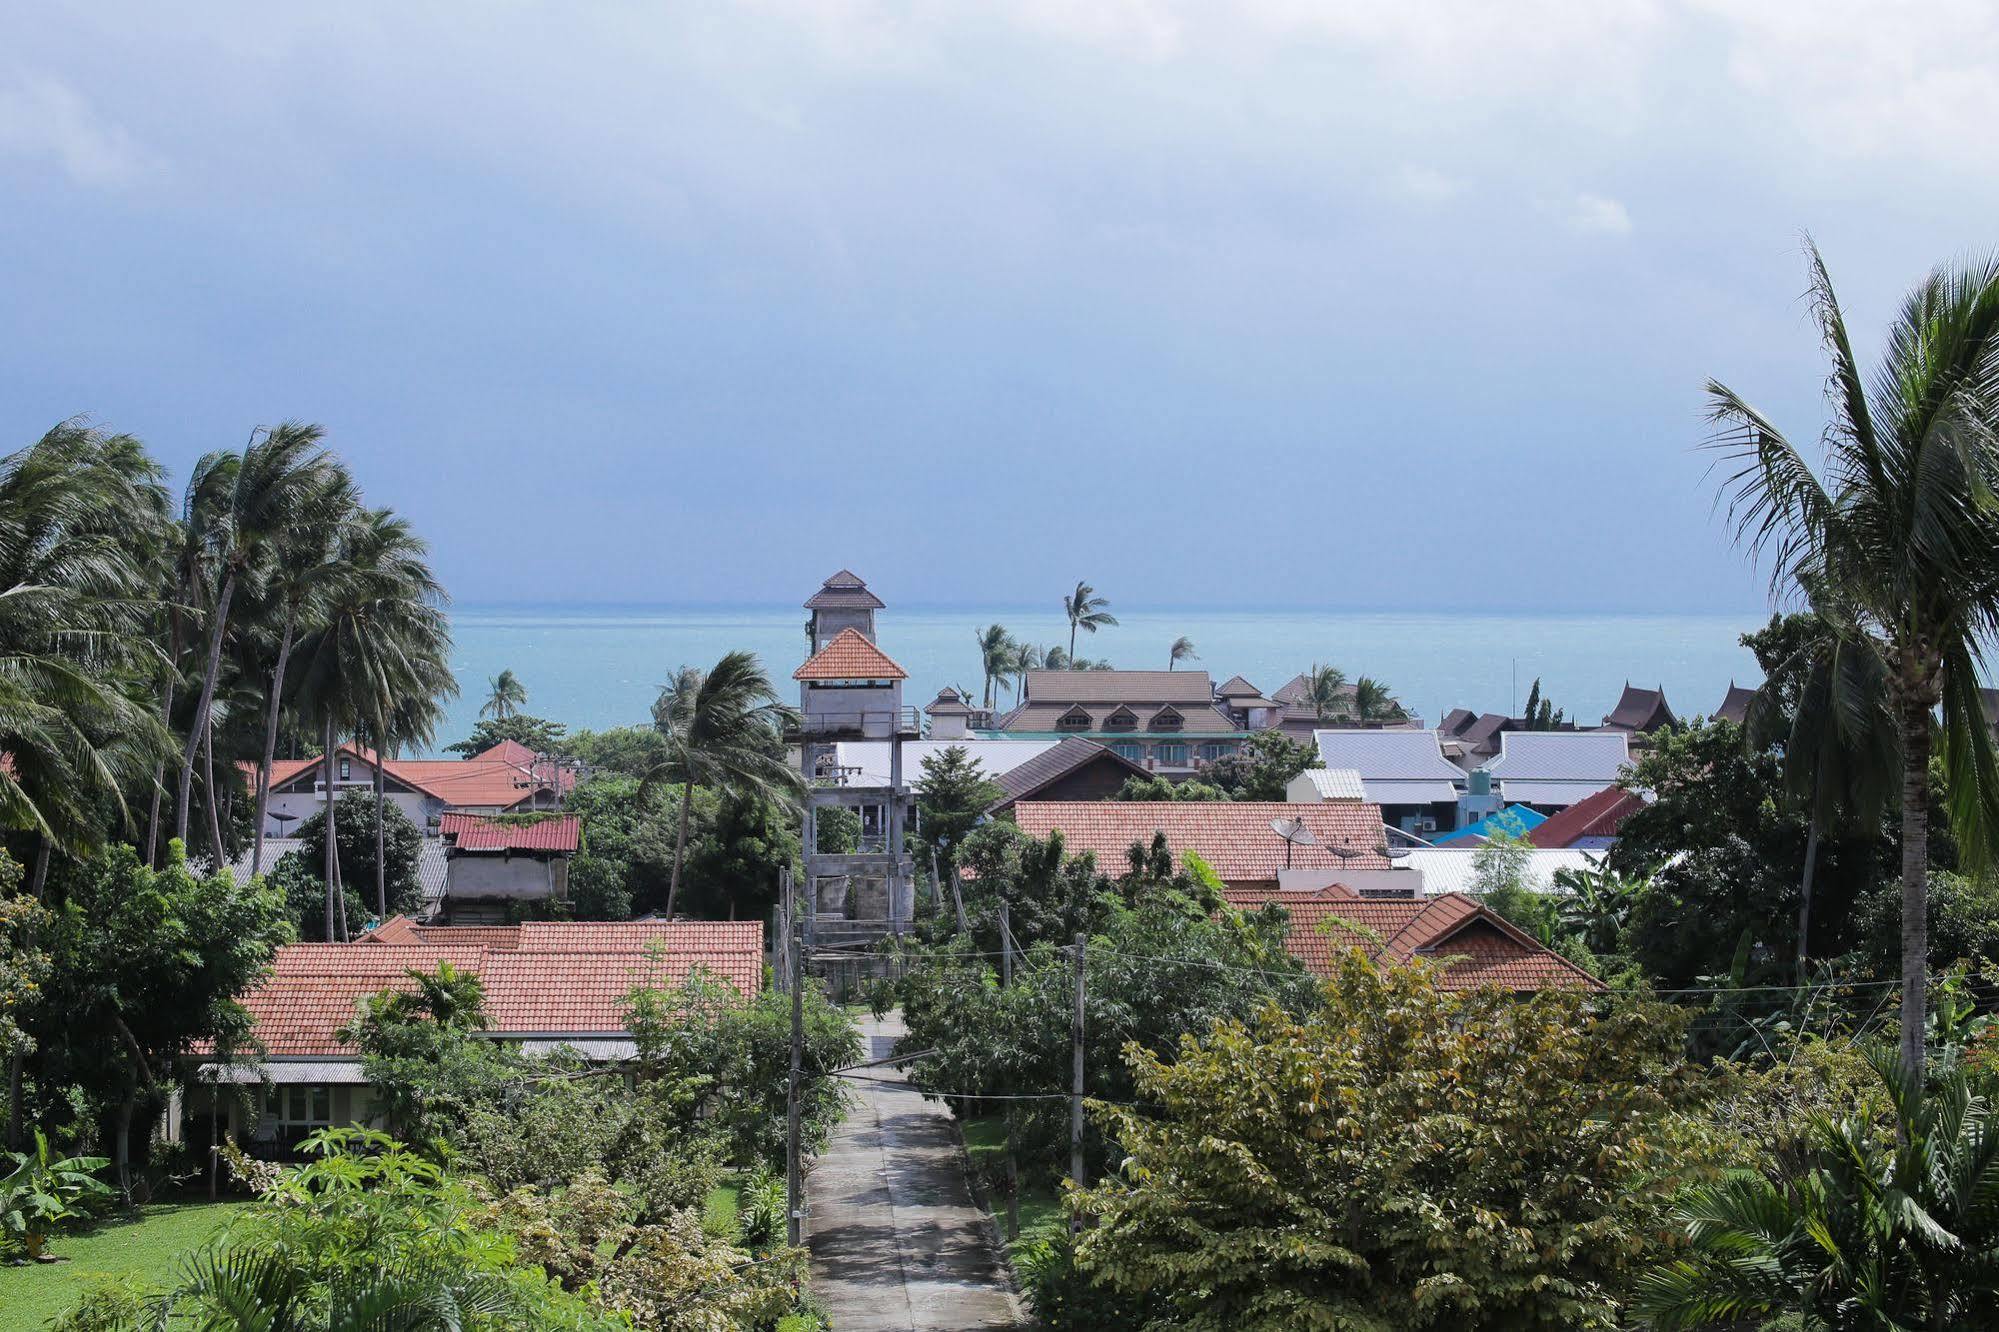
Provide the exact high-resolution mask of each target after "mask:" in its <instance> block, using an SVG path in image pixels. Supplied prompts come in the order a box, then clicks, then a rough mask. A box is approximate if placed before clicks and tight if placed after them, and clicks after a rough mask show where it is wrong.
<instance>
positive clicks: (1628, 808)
mask: <svg viewBox="0 0 1999 1332" xmlns="http://www.w3.org/2000/svg"><path fill="white" fill-rule="evenodd" d="M1643 808H1645V800H1644V797H1642V796H1640V795H1638V794H1637V793H1636V792H1633V791H1627V790H1625V789H1624V788H1623V787H1621V786H1606V787H1604V788H1603V790H1601V791H1598V792H1597V793H1596V794H1595V795H1592V796H1584V797H1583V798H1582V799H1581V800H1578V801H1577V802H1576V803H1575V804H1573V805H1570V806H1569V807H1568V808H1567V809H1565V810H1561V811H1559V812H1558V813H1555V814H1551V815H1549V816H1548V817H1547V818H1546V819H1545V820H1543V821H1542V822H1540V823H1537V824H1535V825H1534V826H1533V827H1532V828H1530V829H1528V830H1527V841H1528V843H1529V844H1530V845H1533V846H1538V847H1543V848H1548V849H1554V850H1560V849H1561V848H1563V847H1569V846H1574V845H1575V844H1576V843H1577V842H1578V841H1581V840H1582V839H1583V838H1585V837H1615V836H1617V830H1618V828H1619V827H1620V826H1621V825H1622V824H1623V822H1624V821H1625V820H1626V819H1628V818H1630V817H1631V816H1632V815H1633V814H1635V813H1637V812H1638V811H1639V810H1641V809H1643Z"/></svg>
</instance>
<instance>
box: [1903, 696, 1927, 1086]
mask: <svg viewBox="0 0 1999 1332" xmlns="http://www.w3.org/2000/svg"><path fill="white" fill-rule="evenodd" d="M1901 704H1902V1043H1901V1057H1902V1067H1903V1068H1904V1069H1905V1070H1906V1071H1907V1072H1908V1073H1909V1074H1910V1075H1911V1076H1913V1077H1917V1078H1920V1077H1921V1076H1922V1072H1923V1039H1924V1034H1925V1031H1924V1029H1925V1027H1926V1026H1927V1022H1926V1018H1927V1016H1928V1014H1927V1004H1928V1000H1929V963H1930V917H1929V868H1930V866H1929V860H1930V720H1931V719H1930V707H1931V705H1930V700H1929V698H1928V697H1927V695H1926V693H1925V692H1924V691H1922V690H1919V689H1908V688H1905V689H1904V690H1903V695H1902V700H1901Z"/></svg>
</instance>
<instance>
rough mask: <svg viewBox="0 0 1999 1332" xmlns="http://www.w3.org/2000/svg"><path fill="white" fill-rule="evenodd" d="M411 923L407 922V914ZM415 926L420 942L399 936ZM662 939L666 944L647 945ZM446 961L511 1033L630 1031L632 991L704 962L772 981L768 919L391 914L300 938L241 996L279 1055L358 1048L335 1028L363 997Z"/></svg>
mask: <svg viewBox="0 0 1999 1332" xmlns="http://www.w3.org/2000/svg"><path fill="white" fill-rule="evenodd" d="M398 922H400V924H399V923H398ZM412 935H413V936H415V938H416V940H417V942H397V941H396V940H407V939H408V938H409V937H410V936H412ZM654 941H661V942H662V943H663V945H664V948H663V952H661V953H657V954H656V953H655V952H654V951H653V950H652V949H651V948H650V947H649V946H648V945H650V944H652V943H653V942H654ZM441 961H447V962H450V963H451V964H452V965H453V966H454V967H457V968H459V969H460V970H462V971H468V972H471V973H472V974H474V975H476V976H478V977H479V979H480V981H481V983H482V984H483V985H484V987H485V990H486V1009H487V1015H488V1017H489V1018H490V1020H491V1023H492V1029H493V1030H494V1031H497V1032H504V1033H507V1034H509V1035H518V1036H529V1035H537V1034H548V1035H565V1036H580V1035H605V1036H612V1035H620V1034H622V1033H623V1032H624V1030H625V1025H626V1024H625V1013H624V999H625V995H626V994H627V993H629V992H630V991H631V990H632V989H634V988H636V987H637V986H638V985H641V984H645V983H654V984H662V985H674V984H678V983H679V982H680V981H682V980H684V979H686V977H687V976H688V975H689V973H690V972H692V971H693V970H694V969H695V968H697V967H698V968H701V969H703V970H705V971H707V972H709V973H711V974H713V975H714V976H716V977H717V978H718V979H720V980H722V981H725V982H726V983H728V984H730V985H733V986H734V987H735V988H736V989H737V990H739V991H741V992H742V993H743V994H746V995H748V994H754V993H756V992H757V990H758V989H759V988H760V987H761V985H762V983H763V925H762V923H761V922H759V921H742V922H722V921H715V922H708V921H674V922H672V923H671V924H668V923H666V922H663V921H659V922H651V921H647V922H626V923H617V924H596V923H576V924H570V923H564V922H548V921H543V922H537V923H534V924H531V925H519V926H512V925H509V926H461V925H453V926H420V925H411V924H410V923H409V922H408V921H407V920H404V919H403V918H401V917H396V918H392V919H391V920H389V921H387V922H384V924H383V925H382V926H381V927H380V928H379V929H378V930H377V931H376V934H375V937H373V938H371V939H364V940H361V941H357V942H355V943H351V944H291V945H288V946H287V947H284V948H281V949H279V950H278V955H277V957H276V959H275V960H274V961H273V963H272V966H271V974H270V976H269V977H268V978H267V979H266V980H265V981H264V982H263V984H261V985H259V986H258V987H257V988H255V989H253V990H250V991H248V992H247V993H245V994H244V995H243V996H242V1003H243V1006H244V1007H245V1008H247V1009H248V1010H249V1012H250V1016H251V1019H252V1021H253V1023H254V1024H255V1036H256V1039H257V1040H258V1041H259V1042H261V1044H262V1046H263V1048H264V1049H265V1051H266V1052H268V1053H269V1054H271V1055H279V1056H283V1055H290V1056H299V1055H320V1056H329V1057H336V1058H337V1057H346V1058H352V1057H353V1055H354V1053H355V1052H354V1050H353V1048H352V1047H351V1046H348V1045H344V1044H343V1043H342V1042H341V1041H340V1040H339V1039H338V1038H337V1037H336V1036H335V1035H334V1033H335V1032H337V1031H338V1030H339V1029H340V1028H341V1027H343V1026H345V1025H346V1024H347V1023H348V1022H350V1021H352V1020H353V1018H354V1014H355V1009H356V1005H358V1004H359V1003H360V1001H361V1000H362V999H363V998H365V997H366V996H368V995H371V994H375V993H378V992H380V991H382V990H404V991H407V990H410V989H411V988H413V986H414V982H413V981H412V980H411V978H410V976H409V974H408V973H409V971H410V970H411V969H415V970H417V971H434V970H435V969H436V968H437V964H438V963H439V962H441Z"/></svg>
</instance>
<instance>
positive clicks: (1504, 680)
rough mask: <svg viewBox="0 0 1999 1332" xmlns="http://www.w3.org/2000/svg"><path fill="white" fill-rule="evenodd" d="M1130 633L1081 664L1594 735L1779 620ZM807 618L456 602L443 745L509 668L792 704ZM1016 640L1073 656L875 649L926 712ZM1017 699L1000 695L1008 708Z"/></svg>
mask: <svg viewBox="0 0 1999 1332" xmlns="http://www.w3.org/2000/svg"><path fill="white" fill-rule="evenodd" d="M1114 609H1115V611H1116V614H1117V616H1118V620H1119V623H1118V625H1117V627H1115V628H1106V629H1103V630H1100V631H1099V632H1098V633H1096V634H1094V635H1091V634H1084V635H1080V636H1079V638H1078V641H1077V645H1076V650H1077V653H1078V655H1081V656H1088V657H1092V658H1103V659H1107V660H1109V661H1110V662H1111V663H1112V664H1113V665H1116V666H1118V667H1122V668H1127V669H1150V670H1163V669H1165V667H1166V665H1167V651H1168V649H1169V647H1170V646H1171V645H1172V643H1173V641H1174V640H1175V639H1177V638H1179V637H1181V636H1183V635H1184V636H1186V637H1188V638H1191V639H1192V640H1193V641H1194V647H1195V650H1196V651H1197V652H1198V653H1199V659H1198V660H1197V661H1193V662H1187V663H1183V669H1185V668H1186V667H1188V666H1191V667H1194V668H1196V669H1204V670H1207V671H1208V672H1209V673H1210V674H1211V675H1212V676H1213V677H1214V679H1215V680H1216V681H1217V682H1219V681H1222V680H1226V679H1228V678H1229V677H1230V676H1232V675H1241V676H1243V677H1244V678H1246V679H1248V680H1249V681H1250V682H1251V683H1252V684H1255V685H1257V686H1258V687H1259V688H1262V689H1264V690H1266V691H1268V690H1274V689H1277V688H1278V687H1279V686H1281V685H1282V684H1284V682H1285V681H1287V680H1289V679H1290V678H1291V677H1292V676H1294V675H1297V674H1299V673H1300V672H1301V671H1305V670H1307V669H1309V668H1310V667H1311V666H1313V665H1315V664H1320V663H1324V664H1331V665H1336V666H1338V667H1339V668H1340V669H1342V670H1344V671H1345V672H1346V673H1347V677H1348V678H1349V679H1353V678H1356V677H1358V676H1362V675H1368V676H1372V677H1374V678H1375V679H1378V680H1382V681H1384V682H1386V683H1387V685H1388V686H1389V688H1390V690H1391V692H1392V693H1393V694H1394V695H1395V697H1397V698H1398V699H1400V700H1401V702H1402V705H1403V706H1404V707H1405V708H1408V709H1409V710H1411V711H1412V712H1415V713H1416V714H1417V715H1419V716H1421V717H1422V718H1424V719H1425V720H1426V721H1428V722H1429V723H1431V724H1433V725H1434V724H1435V723H1436V721H1437V720H1438V719H1439V718H1441V717H1442V716H1443V714H1444V713H1445V712H1446V711H1448V710H1449V709H1451V708H1454V707H1464V708H1470V709H1472V710H1473V711H1475V712H1506V713H1512V712H1515V711H1517V710H1518V708H1519V707H1520V705H1521V704H1523V703H1524V702H1525V701H1526V698H1527V691H1528V689H1529V687H1530V685H1531V684H1532V682H1533V681H1534V680H1535V679H1537V678H1538V679H1539V680H1540V682H1541V689H1542V693H1543V694H1544V695H1545V696H1547V697H1550V698H1552V699H1553V700H1554V702H1555V705H1556V706H1557V707H1559V708H1562V709H1564V710H1565V711H1566V712H1567V714H1568V716H1569V717H1570V718H1571V719H1573V720H1577V721H1581V722H1583V723H1585V724H1594V723H1595V722H1596V721H1597V720H1599V719H1600V718H1601V717H1602V716H1603V714H1604V713H1605V712H1607V711H1609V709H1610V708H1611V706H1612V705H1613V704H1615V703H1616V701H1617V696H1618V693H1619V691H1620V690H1621V689H1622V688H1623V686H1624V684H1625V682H1626V681H1630V682H1631V683H1633V684H1638V685H1646V686H1651V685H1663V686H1664V687H1665V690H1666V697H1667V700H1668V701H1669V702H1670V703H1671V704H1672V706H1673V708H1674V710H1675V711H1676V712H1678V713H1679V714H1680V715H1682V716H1688V715H1693V714H1698V713H1707V712H1711V711H1712V710H1713V709H1714V708H1715V707H1716V706H1717V705H1718V704H1719V703H1720V702H1721V699H1722V696H1723V694H1724V693H1725V692H1726V691H1727V689H1728V685H1729V682H1730V681H1737V682H1740V683H1743V684H1753V683H1755V682H1756V681H1757V680H1758V679H1759V678H1760V673H1759V672H1758V671H1757V668H1756V661H1755V658H1754V657H1753V656H1752V655H1751V654H1750V653H1749V651H1748V650H1747V649H1746V648H1744V647H1742V646H1741V643H1740V641H1739V640H1740V638H1741V636H1742V634H1743V633H1744V632H1745V631H1748V630H1752V629H1755V628H1757V627H1759V626H1760V625H1761V624H1763V623H1764V622H1765V621H1766V620H1767V618H1768V617H1767V615H1764V614H1758V613H1756V612H1753V611H1751V612H1737V613H1734V614H1631V613H1601V614H1600V613H1584V612H1576V613H1561V614H1518V613H1504V614H1501V613H1492V612H1484V613H1481V612H1465V611H1449V612H1443V611H1439V612H1435V613H1425V612H1412V611H1341V610H1298V609H1273V610H1249V609H1245V608H1243V607H1240V606H1232V607H1228V608H1226V609H1212V608H1211V609H1202V608H1198V607H1188V608H1184V609H1162V610H1154V609H1144V608H1137V609H1125V608H1114ZM805 617H806V612H805V611H804V610H802V609H800V608H798V607H796V606H773V605H742V606H719V605H705V606H667V605H608V604H595V605H577V604H573V603H568V604H548V605H536V604H504V605H503V604H483V605H482V604H460V605H457V606H454V607H453V608H452V630H453V640H454V647H453V652H452V658H453V666H454V669H455V671H456V674H457V677H458V684H459V690H460V692H459V695H458V697H457V698H456V699H454V700H452V702H451V703H450V704H449V706H448V709H447V720H446V722H445V724H444V725H443V727H442V728H441V729H440V731H439V733H438V743H439V744H440V745H443V744H448V743H450V742H452V741H453V740H456V739H459V738H462V737H463V736H465V735H466V734H468V733H469V732H470V730H471V728H472V725H473V723H474V722H475V721H476V720H477V718H478V713H479V708H480V705H481V704H482V703H483V702H484V701H485V698H486V696H487V693H488V688H487V681H488V680H489V679H490V678H491V677H492V676H495V675H497V674H499V673H500V671H501V670H503V669H505V670H512V671H513V673H514V674H515V675H516V676H518V677H520V679H521V681H522V683H523V684H525V685H526V686H527V691H528V704H527V711H528V712H530V713H532V714H534V715H536V716H541V717H548V718H551V719H553V720H556V721H560V722H563V723H565V724H566V725H567V726H569V727H570V729H572V730H576V729H581V728H589V729H592V730H602V729H604V728H606V727H611V726H624V725H633V724H639V723H643V722H645V721H646V720H647V717H648V715H649V709H650V708H651V705H652V701H653V699H654V697H655V696H656V695H657V694H658V692H659V686H660V684H661V682H663V681H664V680H666V679H667V678H669V677H670V676H671V675H672V674H673V673H674V671H675V670H676V669H677V668H679V667H680V666H682V665H691V666H705V665H709V664H712V663H713V662H714V661H715V660H716V659H717V658H719V657H721V656H722V655H723V654H724V653H726V652H730V651H733V650H735V649H738V648H746V649H748V650H749V651H751V652H754V653H756V654H757V655H758V656H759V657H760V658H762V660H763V662H764V665H765V667H766V669H768V670H769V671H770V674H771V677H772V679H773V680H775V681H776V682H777V683H778V686H779V690H780V692H781V694H782V695H783V696H784V697H785V698H786V699H791V698H792V697H793V694H794V691H795V686H794V685H792V683H791V672H792V671H793V669H795V668H796V667H797V665H798V663H799V662H800V661H802V660H803V659H804V652H805ZM991 624H1001V625H1004V626H1006V628H1007V630H1008V631H1009V632H1010V633H1011V634H1012V635H1013V636H1014V637H1015V638H1016V639H1022V640H1026V641H1028V642H1032V643H1036V644H1040V645H1042V646H1047V645H1050V644H1060V645H1062V646H1063V647H1065V648H1066V647H1067V646H1068V640H1069V628H1068V623H1067V621H1066V620H1064V619H1063V618H1062V616H1061V613H1060V612H1059V611H1058V610H1055V609H1053V608H1046V609H1043V608H1034V607H1023V606H1014V607H1010V608H1009V607H980V606H893V607H890V608H889V609H887V610H885V611H881V612H878V613H877V623H876V637H877V639H878V641H879V642H880V644H881V646H882V648H883V650H884V651H886V652H887V653H888V654H889V655H890V656H891V657H893V658H895V660H896V661H898V662H899V663H901V665H902V667H903V669H905V670H907V671H908V672H909V677H910V678H909V682H908V684H907V685H906V686H905V687H904V698H905V700H906V701H909V702H914V703H917V704H922V703H926V702H928V701H929V700H930V699H932V698H934V697H936V695H937V691H938V690H939V689H941V688H943V687H944V686H946V685H951V686H956V687H960V688H963V689H964V690H966V691H967V692H968V693H969V694H970V695H971V696H972V698H973V700H974V701H975V702H976V701H977V700H978V698H979V696H980V694H981V693H982V692H983V689H984V680H983V677H982V676H981V674H980V669H979V654H978V649H977V647H976V644H975V637H976V635H977V634H978V632H979V631H980V630H981V629H983V628H984V627H985V626H987V625H991ZM1011 699H1012V693H1011V691H1010V689H1009V690H1007V691H1003V692H1002V694H1001V695H1000V701H1001V702H1002V703H1005V702H1009V701H1011Z"/></svg>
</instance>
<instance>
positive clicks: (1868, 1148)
mask: <svg viewBox="0 0 1999 1332" xmlns="http://www.w3.org/2000/svg"><path fill="white" fill-rule="evenodd" d="M1873 1064H1874V1068H1875V1071H1876V1073H1877V1075H1878V1076H1879V1078H1880V1081H1881V1084H1882V1086H1883V1088H1885V1090H1886V1092H1887V1095H1888V1100H1889V1103H1890V1105H1891V1106H1892V1107H1893V1111H1894V1124H1895V1132H1894V1134H1893V1135H1884V1134H1882V1133H1881V1132H1880V1131H1879V1129H1878V1127H1877V1125H1876V1124H1875V1123H1874V1122H1873V1121H1872V1120H1871V1119H1868V1118H1867V1117H1865V1116H1862V1115H1858V1114H1855V1113H1852V1112H1851V1110H1850V1109H1847V1108H1844V1107H1843V1108H1842V1109H1843V1113H1838V1114H1821V1115H1818V1116H1815V1117H1814V1118H1813V1119H1812V1121H1811V1123H1810V1127H1809V1133H1808V1138H1807V1145H1808V1155H1807V1157H1806V1161H1805V1164H1804V1168H1803V1169H1799V1170H1792V1169H1784V1170H1777V1169H1770V1170H1767V1171H1765V1172H1763V1173H1761V1174H1753V1175H1752V1174H1737V1175H1733V1176H1731V1177H1729V1178H1728V1179H1726V1180H1724V1181H1722V1182H1720V1183H1717V1184H1712V1185H1707V1186H1703V1187H1698V1188H1696V1189H1694V1190H1693V1191H1692V1192H1691V1193H1689V1195H1688V1196H1687V1197H1686V1198H1685V1199H1684V1200H1683V1201H1682V1202H1681V1203H1680V1204H1679V1205H1678V1207H1677V1208H1676V1209H1675V1219H1676V1220H1677V1221H1678V1223H1679V1225H1680V1227H1681V1228H1682V1229H1683V1230H1684V1232H1685V1234H1686V1236H1687V1239H1688V1241H1689V1243H1690V1246H1691V1251H1690V1252H1689V1253H1688V1254H1687V1256H1686V1257H1684V1258H1682V1259H1679V1260H1677V1261H1675V1262H1672V1263H1670V1264H1667V1265H1665V1266H1664V1267H1662V1268H1660V1269H1659V1270H1658V1271H1656V1272H1655V1273H1653V1274H1652V1275H1650V1276H1649V1277H1648V1278H1647V1279H1646V1280H1645V1281H1644V1282H1643V1283H1642V1284H1641V1286H1640V1287H1639V1289H1638V1292H1637V1298H1636V1299H1635V1300H1634V1302H1633V1303H1634V1306H1635V1308H1636V1310H1637V1311H1638V1313H1639V1314H1640V1315H1641V1316H1642V1317H1643V1319H1644V1323H1643V1325H1644V1326H1646V1327H1650V1328H1658V1329H1661V1330H1662V1332H1664V1330H1666V1329H1694V1328H1716V1329H1721V1328H1737V1327H1748V1326H1757V1325H1763V1324H1764V1322H1765V1320H1771V1319H1778V1318H1785V1317H1789V1318H1792V1319H1796V1320H1799V1321H1797V1322H1796V1323H1795V1324H1790V1323H1787V1324H1786V1326H1792V1325H1795V1326H1799V1327H1809V1328H1826V1329H1830V1330H1832V1332H1846V1330H1848V1329H1851V1330H1852V1332H1873V1330H1874V1329H1882V1330H1883V1332H1886V1329H1899V1328H1909V1329H1915V1328H1969V1327H1976V1326H1983V1325H1984V1324H1985V1323H1987V1322H1988V1321H1989V1320H1990V1317H1991V1314H1992V1310H1993V1308H1994V1307H1995V1306H1999V1270H1995V1268H1994V1265H1993V1257H1992V1255H1993V1254H1994V1253H1995V1252H1999V1208H1995V1207H1994V1205H1993V1199H1994V1197H1995V1196H1999V1122H1995V1116H1994V1109H1993V1106H1994V1099H1993V1098H1994V1092H1995V1090H1999V1088H1995V1087H1994V1086H1993V1084H1992V1083H1991V1081H1990V1079H1989V1078H1985V1077H1978V1076H1975V1075H1973V1074H1971V1073H1968V1072H1967V1071H1966V1070H1965V1069H1963V1068H1962V1067H1951V1068H1948V1069H1946V1070H1944V1072H1943V1073H1942V1075H1941V1077H1940V1078H1939V1080H1938V1082H1937V1084H1936V1086H1935V1087H1934V1088H1933V1089H1926V1088H1925V1086H1924V1084H1923V1082H1922V1080H1921V1079H1920V1078H1919V1077H1918V1076H1916V1075H1914V1074H1913V1073H1912V1072H1911V1071H1909V1069H1908V1067H1907V1065H1906V1064H1901V1065H1899V1066H1898V1063H1897V1062H1896V1060H1895V1059H1894V1058H1893V1057H1892V1056H1890V1055H1889V1054H1887V1053H1886V1052H1882V1053H1879V1054H1877V1055H1876V1056H1875V1057H1874V1059H1873ZM1772 1325H1773V1326H1774V1324H1772Z"/></svg>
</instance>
